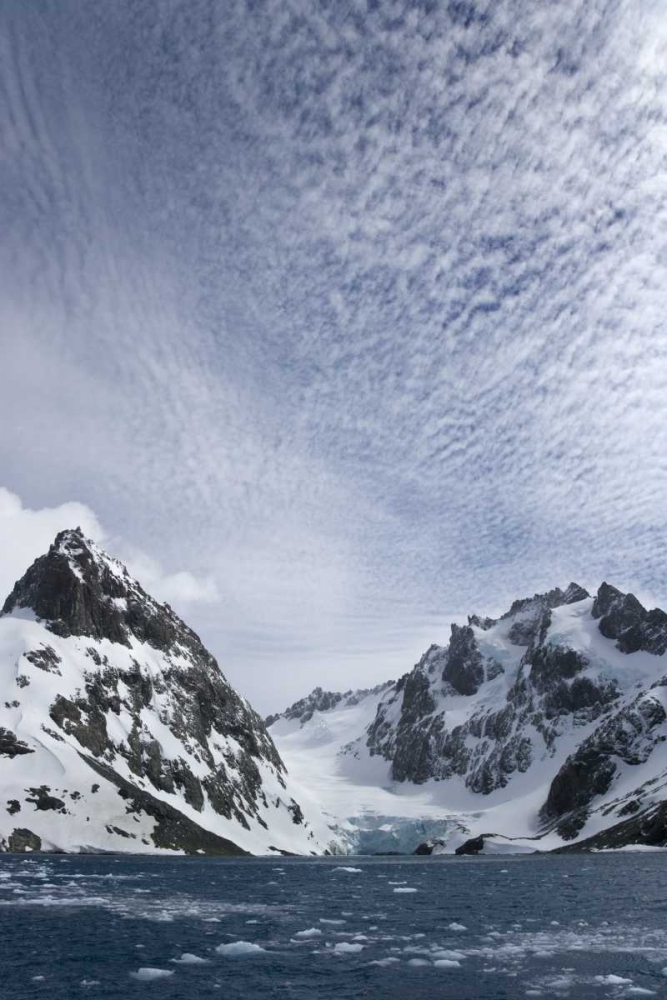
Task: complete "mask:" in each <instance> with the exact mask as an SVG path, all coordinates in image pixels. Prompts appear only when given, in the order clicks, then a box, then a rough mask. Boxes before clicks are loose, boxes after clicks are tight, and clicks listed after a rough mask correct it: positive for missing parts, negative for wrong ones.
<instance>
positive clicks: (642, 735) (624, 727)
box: [541, 679, 667, 840]
mask: <svg viewBox="0 0 667 1000" xmlns="http://www.w3.org/2000/svg"><path fill="white" fill-rule="evenodd" d="M666 685H667V679H665V682H664V683H661V684H659V685H655V686H654V687H653V688H651V690H649V691H648V692H643V693H642V694H640V695H639V696H638V697H637V698H636V699H635V700H634V701H633V702H632V703H631V704H630V705H627V706H624V707H623V708H622V709H621V710H620V711H618V712H616V713H614V714H613V715H611V716H610V717H609V718H607V719H605V721H604V722H603V723H602V724H601V725H600V726H598V727H597V728H596V729H595V731H594V732H593V733H592V734H591V736H589V737H588V739H586V740H584V741H583V742H582V743H581V744H580V746H579V747H578V748H577V750H576V751H575V753H573V754H572V755H571V756H570V757H568V759H567V760H566V762H565V763H564V764H563V766H562V767H561V769H560V771H559V772H558V774H557V775H556V777H555V778H554V780H553V782H552V783H551V787H550V789H549V794H548V796H547V800H546V802H545V803H544V806H543V807H542V812H541V816H542V818H543V820H544V821H545V822H546V823H547V824H548V823H549V822H550V821H553V820H557V821H558V831H559V833H560V834H561V836H562V837H563V838H564V839H566V840H570V839H572V838H574V837H576V836H577V834H578V833H579V831H580V830H581V829H582V827H583V826H584V824H585V822H586V820H587V818H588V815H589V812H590V808H591V805H592V804H593V802H594V800H595V798H596V796H599V795H604V794H605V793H606V792H608V791H609V789H610V788H611V786H612V782H613V780H614V778H615V776H616V775H617V773H618V771H619V767H621V766H622V765H623V764H628V765H630V766H637V765H640V764H644V763H645V762H646V761H647V760H648V759H649V757H650V756H651V754H652V753H653V750H654V749H655V746H656V743H662V742H664V741H665V739H666V734H665V732H664V729H665V722H666V721H667V712H666V711H665V708H664V705H663V700H664V699H665V697H667V687H666ZM649 791H650V789H649V788H647V789H645V790H642V789H641V788H640V789H639V790H638V791H633V794H634V795H635V796H636V798H635V799H634V800H633V801H634V803H635V805H634V807H632V808H633V811H636V810H638V809H639V808H640V807H641V803H642V800H643V799H644V797H645V794H646V793H647V792H649ZM626 808H627V805H626ZM619 815H620V811H619Z"/></svg>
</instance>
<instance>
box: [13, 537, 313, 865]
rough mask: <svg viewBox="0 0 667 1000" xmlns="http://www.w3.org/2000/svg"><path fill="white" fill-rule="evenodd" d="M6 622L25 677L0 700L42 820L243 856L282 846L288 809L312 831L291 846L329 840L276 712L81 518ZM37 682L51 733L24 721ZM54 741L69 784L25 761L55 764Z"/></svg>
mask: <svg viewBox="0 0 667 1000" xmlns="http://www.w3.org/2000/svg"><path fill="white" fill-rule="evenodd" d="M26 612H30V613H32V615H33V616H34V617H35V618H36V619H37V621H36V622H35V621H30V617H31V615H30V614H26ZM0 629H2V630H3V631H2V634H3V636H4V635H6V636H8V637H9V638H8V640H7V643H5V646H6V647H8V643H9V641H10V640H11V641H12V642H15V645H16V649H17V653H16V656H15V659H14V660H13V662H11V663H10V662H7V663H6V664H0V683H2V684H5V685H8V684H11V685H12V686H13V688H14V690H13V691H12V693H11V697H10V692H9V690H7V691H5V692H3V694H4V698H3V700H4V699H6V700H4V706H5V707H4V709H2V710H0V723H2V725H0V756H4V757H8V758H10V759H11V763H12V769H11V770H8V769H5V771H3V775H2V776H0V780H2V782H3V783H4V782H5V781H6V782H7V783H8V786H7V791H8V794H7V795H6V796H5V798H6V799H7V800H8V801H9V800H11V801H12V802H13V801H17V802H18V804H19V808H21V806H22V808H23V810H26V808H27V809H28V810H29V811H30V814H31V815H32V816H35V815H36V814H38V813H42V812H49V811H50V812H51V813H55V814H56V815H62V816H63V817H67V821H66V822H65V821H64V820H63V821H62V822H61V823H60V825H58V824H56V823H55V821H52V823H53V836H52V837H51V839H52V840H53V841H54V842H55V843H56V844H59V843H61V842H62V843H65V845H66V846H67V845H68V843H69V841H71V840H72V838H74V840H75V841H76V838H77V837H80V838H83V837H85V840H84V841H82V842H83V843H84V844H90V843H98V844H100V845H101V846H102V847H103V848H104V849H106V848H107V847H109V846H111V847H113V849H124V850H133V849H145V848H146V847H148V848H151V849H154V848H167V849H170V850H185V851H204V852H207V853H244V849H243V847H242V846H241V842H242V843H248V844H251V845H252V846H253V847H254V845H255V844H256V843H257V842H260V841H263V840H264V839H266V841H267V845H268V843H269V832H268V831H269V829H270V826H271V823H272V822H274V821H275V822H277V823H278V825H279V826H282V827H291V828H292V829H295V828H298V835H295V836H294V838H293V841H289V840H288V841H286V842H285V843H282V842H281V841H280V836H278V835H277V834H272V836H271V839H273V840H275V841H276V843H277V849H279V848H283V849H288V848H290V847H292V846H296V845H299V849H300V850H304V849H308V848H309V849H310V850H312V851H314V852H316V851H318V850H320V849H321V846H320V845H319V844H318V843H317V841H316V838H315V835H314V834H313V832H312V830H310V829H309V826H308V823H307V822H306V820H305V817H304V815H303V812H302V810H301V808H300V806H299V805H298V803H296V802H295V800H294V799H293V798H292V796H291V795H290V794H289V791H288V788H287V779H286V773H285V768H284V765H283V763H282V761H281V759H280V757H279V755H278V752H277V750H276V748H275V746H274V744H273V741H272V740H271V738H270V736H269V735H268V733H267V731H266V727H265V725H264V723H263V721H262V719H261V718H260V717H259V716H258V715H257V713H256V712H254V711H253V710H252V708H251V707H250V706H249V705H248V703H247V702H246V701H245V700H244V699H243V698H241V697H240V696H239V695H238V694H237V693H236V692H235V691H234V690H233V688H232V687H231V686H230V684H229V683H228V682H227V680H226V679H225V677H224V676H223V674H222V673H221V671H220V668H219V667H218V664H217V663H216V661H215V659H214V658H213V656H211V654H210V653H209V652H208V650H206V649H205V647H204V646H203V644H202V643H201V641H200V639H199V637H198V636H197V635H196V634H195V633H194V632H193V631H192V630H191V629H190V628H188V626H187V625H186V624H185V623H184V622H183V621H182V620H181V619H180V618H179V617H178V616H177V615H176V613H175V612H174V611H173V610H172V609H171V608H170V607H169V605H166V604H159V603H158V602H157V601H155V600H154V599H153V598H152V597H150V596H149V595H148V594H147V593H146V592H145V591H144V590H143V589H142V587H141V586H140V585H139V584H138V583H137V582H136V580H134V579H132V577H131V576H130V575H129V574H128V572H127V570H126V569H125V568H124V567H123V566H122V565H121V564H120V563H118V562H116V561H115V560H113V559H111V558H110V557H109V556H107V555H106V554H105V553H104V552H102V550H101V549H99V548H98V547H97V546H96V545H94V544H93V543H92V542H90V541H88V540H87V539H85V538H84V537H83V535H82V534H81V532H80V531H79V530H78V529H77V530H74V531H66V532H61V533H60V534H59V535H58V536H57V537H56V540H55V542H54V544H53V545H52V546H51V548H50V549H49V551H48V553H47V554H46V555H44V556H42V557H40V558H39V559H37V560H36V561H35V562H34V563H33V565H32V566H31V567H30V568H29V569H28V571H27V572H26V574H25V576H24V577H23V578H22V579H21V580H19V581H18V583H17V584H16V585H15V586H14V588H13V590H12V593H11V594H10V595H9V597H8V598H7V600H6V601H5V604H4V608H3V613H2V616H0ZM23 687H28V692H29V695H30V698H29V700H30V704H31V716H34V715H35V714H38V712H37V713H36V712H35V706H36V705H37V706H41V705H43V712H42V716H41V727H40V729H39V731H38V732H34V733H33V732H32V731H30V729H29V724H28V722H27V721H26V719H25V718H24V713H23V711H22V699H24V698H26V697H27V695H23V692H22V691H21V690H18V691H16V688H19V689H20V688H23ZM26 726H28V729H26ZM49 753H50V754H51V755H52V756H53V757H54V758H55V759H56V760H60V761H61V765H62V766H61V773H60V774H59V775H58V778H57V787H55V785H56V782H55V781H54V780H51V781H47V779H46V777H45V779H44V780H45V784H43V785H40V786H39V787H34V785H35V783H34V781H33V782H32V785H29V783H28V782H25V781H21V770H20V767H18V765H17V763H15V762H18V760H19V759H20V758H21V757H22V756H23V755H27V754H30V755H33V754H38V755H41V756H40V760H41V759H42V756H43V757H44V761H45V769H46V771H48V767H47V760H48V759H50V758H49ZM91 769H92V774H91ZM63 770H64V772H65V777H63V774H62V771H63ZM46 771H45V773H46ZM70 771H71V775H70V774H69V772H70ZM31 773H35V772H34V770H33V771H31ZM98 775H101V776H102V777H103V778H104V781H103V782H99V780H98V781H97V782H92V784H96V785H97V787H98V788H99V787H100V786H101V791H100V793H99V795H96V802H95V804H94V805H93V804H92V803H90V802H89V799H90V796H91V795H93V794H95V793H94V791H93V792H91V791H90V787H91V780H90V779H91V777H92V778H97V776H98ZM10 784H11V787H9V785H10ZM63 785H64V786H65V787H63ZM10 793H11V794H10ZM128 802H131V803H132V804H133V805H132V808H131V809H128V808H127V803H128ZM22 804H23V805H22ZM105 811H106V813H108V814H109V817H110V818H109V820H108V821H107V820H106V819H105V818H104V816H102V815H101V813H105ZM98 817H99V819H98ZM281 817H284V819H282V818H281ZM36 822H37V821H36V820H35V821H34V822H33V826H34V827H35V829H34V831H33V833H34V835H35V836H38V835H39V834H40V831H41V830H42V829H44V828H43V827H39V828H38V827H37V826H35V823H36ZM1 823H2V821H1V819H0V824H1ZM81 824H84V827H83V828H81ZM91 824H92V825H91ZM61 828H62V830H61ZM100 830H103V833H100ZM2 832H3V828H2V826H1V825H0V834H2ZM59 838H60V839H59ZM118 838H120V839H121V840H122V841H135V842H136V843H135V845H134V846H133V845H132V844H128V843H125V844H119V845H116V843H115V842H116V840H117V839H118ZM235 838H236V839H235ZM41 840H42V841H44V840H45V836H44V834H43V833H42V834H41ZM5 842H6V843H7V844H10V842H11V843H15V842H16V841H15V840H14V841H11V837H9V836H6V837H5ZM139 845H141V847H139ZM9 849H14V848H11V847H10V848H9ZM35 849H36V848H35ZM250 849H252V848H250Z"/></svg>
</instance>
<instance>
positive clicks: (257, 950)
mask: <svg viewBox="0 0 667 1000" xmlns="http://www.w3.org/2000/svg"><path fill="white" fill-rule="evenodd" d="M215 950H216V952H217V953H218V955H224V957H225V958H242V957H243V956H245V955H260V954H262V953H263V952H264V948H262V947H260V945H258V944H253V943H252V941H232V942H231V944H219V945H218V947H217V948H216V949H215Z"/></svg>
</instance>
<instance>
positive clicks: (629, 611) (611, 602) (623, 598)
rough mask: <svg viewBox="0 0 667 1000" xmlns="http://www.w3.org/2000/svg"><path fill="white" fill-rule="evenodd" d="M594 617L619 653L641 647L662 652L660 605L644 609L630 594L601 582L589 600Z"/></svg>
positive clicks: (664, 621)
mask: <svg viewBox="0 0 667 1000" xmlns="http://www.w3.org/2000/svg"><path fill="white" fill-rule="evenodd" d="M592 614H593V617H594V618H599V619H600V623H599V629H600V632H601V633H602V635H604V636H606V637H607V638H608V639H616V640H617V642H616V645H617V647H618V648H619V649H620V650H621V652H623V653H636V652H638V651H639V650H645V651H646V652H647V653H653V654H654V655H655V656H662V654H663V653H664V652H665V651H666V650H667V614H665V612H664V611H662V610H661V609H660V608H654V609H653V610H652V611H647V610H646V608H645V607H644V606H643V605H642V604H640V602H639V601H638V600H637V598H636V597H635V596H634V594H622V593H621V592H620V590H616V588H615V587H612V586H610V584H608V583H603V584H602V586H601V587H600V589H599V590H598V592H597V596H596V598H595V601H594V603H593V611H592Z"/></svg>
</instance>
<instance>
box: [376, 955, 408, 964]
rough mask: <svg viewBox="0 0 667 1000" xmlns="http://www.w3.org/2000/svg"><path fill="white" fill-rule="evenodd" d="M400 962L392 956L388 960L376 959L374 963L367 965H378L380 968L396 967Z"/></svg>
mask: <svg viewBox="0 0 667 1000" xmlns="http://www.w3.org/2000/svg"><path fill="white" fill-rule="evenodd" d="M400 961H401V960H400V958H395V957H394V956H393V955H392V956H390V957H389V958H376V959H375V961H374V962H369V963H368V964H369V965H380V966H385V965H396V963H397V962H400Z"/></svg>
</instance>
